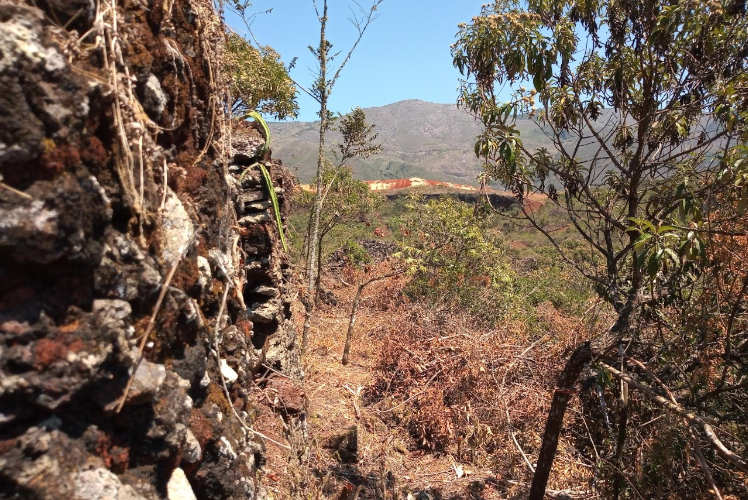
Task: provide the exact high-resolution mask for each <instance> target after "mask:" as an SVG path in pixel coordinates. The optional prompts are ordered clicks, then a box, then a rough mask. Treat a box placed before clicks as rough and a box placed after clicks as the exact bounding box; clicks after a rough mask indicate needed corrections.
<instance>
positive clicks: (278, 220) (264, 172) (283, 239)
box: [239, 162, 288, 252]
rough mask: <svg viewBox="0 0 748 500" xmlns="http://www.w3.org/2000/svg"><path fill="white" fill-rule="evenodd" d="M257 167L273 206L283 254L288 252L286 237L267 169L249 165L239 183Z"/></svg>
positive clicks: (259, 165) (273, 187) (256, 164)
mask: <svg viewBox="0 0 748 500" xmlns="http://www.w3.org/2000/svg"><path fill="white" fill-rule="evenodd" d="M254 167H258V168H259V169H260V172H261V173H262V179H263V180H264V181H265V187H266V188H267V190H268V195H269V196H270V202H271V203H272V205H273V214H274V215H275V223H276V226H277V228H278V234H279V235H280V239H281V244H282V245H283V250H284V251H285V252H288V244H287V243H286V236H285V234H284V232H283V220H282V219H281V213H280V204H279V203H278V195H277V194H276V193H275V186H274V185H273V179H272V177H270V172H269V171H268V169H267V167H266V166H265V165H264V164H262V163H259V162H257V163H254V164H252V165H250V166H249V167H248V168H247V169H246V170H245V171H244V172H242V175H240V176H239V181H240V182H241V181H242V180H243V179H244V176H245V175H247V173H248V172H250V171H251V169H252V168H254Z"/></svg>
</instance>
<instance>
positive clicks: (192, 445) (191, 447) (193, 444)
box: [182, 429, 203, 464]
mask: <svg viewBox="0 0 748 500" xmlns="http://www.w3.org/2000/svg"><path fill="white" fill-rule="evenodd" d="M182 453H183V455H184V459H185V460H186V461H187V463H190V464H194V463H197V462H199V461H200V458H202V456H203V450H202V448H201V447H200V443H199V442H198V440H197V438H196V437H195V435H194V434H193V433H192V431H191V430H189V429H187V432H186V433H185V436H184V449H183V450H182Z"/></svg>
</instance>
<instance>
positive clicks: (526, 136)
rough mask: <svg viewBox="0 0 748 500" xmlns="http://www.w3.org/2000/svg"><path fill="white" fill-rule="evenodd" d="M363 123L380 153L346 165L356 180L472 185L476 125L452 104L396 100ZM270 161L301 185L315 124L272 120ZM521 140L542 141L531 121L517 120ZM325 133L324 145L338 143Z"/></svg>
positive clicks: (312, 159) (311, 161)
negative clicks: (280, 164) (275, 161)
mask: <svg viewBox="0 0 748 500" xmlns="http://www.w3.org/2000/svg"><path fill="white" fill-rule="evenodd" d="M364 111H366V116H367V119H368V120H369V121H370V122H371V123H374V124H375V125H376V130H377V132H378V133H379V142H380V143H381V144H382V146H383V148H384V149H383V151H382V153H381V154H379V155H377V156H375V157H373V158H370V159H367V160H357V161H353V162H352V163H351V166H352V167H353V172H354V175H355V176H356V177H357V178H359V179H366V180H369V179H397V178H407V177H423V178H427V179H438V180H443V181H449V182H455V183H460V184H471V185H475V184H476V176H477V175H478V174H479V172H480V162H479V161H478V159H477V158H476V157H475V154H474V153H473V145H474V143H475V137H476V136H477V135H478V134H479V133H480V125H479V124H478V123H477V122H476V121H475V120H474V119H473V118H472V117H471V116H470V115H469V114H468V113H466V112H465V111H463V110H460V109H458V108H457V106H455V105H454V104H436V103H432V102H426V101H420V100H408V101H400V102H396V103H394V104H389V105H387V106H381V107H375V108H365V110H364ZM270 129H271V132H272V134H273V157H275V158H280V159H281V160H283V162H284V163H285V164H286V165H287V166H288V167H289V168H290V169H291V170H292V171H294V172H295V173H296V175H297V176H298V177H299V178H300V179H301V180H302V181H303V182H308V181H309V180H311V179H312V178H313V176H314V172H315V169H316V158H317V141H318V140H319V125H318V123H317V122H276V123H271V124H270ZM519 129H520V131H521V133H522V138H523V140H524V142H525V144H526V145H528V146H538V145H542V144H546V143H548V142H549V141H548V139H547V138H546V137H545V135H544V134H543V133H542V131H541V130H539V129H538V127H537V126H536V125H535V124H534V123H533V122H532V121H531V120H527V119H524V120H519ZM339 140H340V139H339V137H338V135H337V134H330V144H331V145H333V144H336V143H337V142H338V141H339Z"/></svg>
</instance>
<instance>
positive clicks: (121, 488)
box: [72, 468, 194, 500]
mask: <svg viewBox="0 0 748 500" xmlns="http://www.w3.org/2000/svg"><path fill="white" fill-rule="evenodd" d="M72 493H73V495H72V498H74V499H79V498H80V499H83V498H96V499H107V500H109V499H111V500H141V499H142V498H143V497H142V496H141V495H139V494H137V493H136V492H135V490H134V489H133V488H132V487H131V486H128V485H125V484H122V483H121V482H120V480H119V478H118V477H117V476H116V475H115V474H114V473H113V472H111V471H108V470H106V469H104V468H98V469H92V470H87V471H83V472H78V473H77V474H75V476H73V492H72ZM193 498H194V496H193Z"/></svg>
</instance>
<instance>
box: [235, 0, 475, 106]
mask: <svg viewBox="0 0 748 500" xmlns="http://www.w3.org/2000/svg"><path fill="white" fill-rule="evenodd" d="M320 1H321V0H320ZM253 3H254V5H253V7H252V9H251V10H252V12H256V13H257V15H256V16H255V17H254V21H253V22H252V25H251V27H252V33H253V34H254V36H255V38H256V39H257V41H258V42H259V43H260V44H263V45H270V46H272V47H273V48H274V49H275V50H277V51H278V52H279V53H280V54H281V56H282V58H283V61H284V62H285V63H286V64H287V63H288V62H290V61H291V59H292V58H294V57H298V62H297V63H296V67H295V68H294V70H293V71H292V76H293V77H294V79H296V80H297V81H298V82H299V83H301V84H303V85H305V86H308V85H309V84H310V83H311V82H312V81H313V80H314V71H315V69H316V64H315V61H314V58H313V56H312V55H311V54H310V53H309V50H308V48H307V47H308V46H309V45H314V46H316V45H317V44H318V43H319V23H318V22H317V18H316V16H315V13H314V8H313V6H312V0H255V1H254V2H253ZM484 3H486V0H480V1H479V0H384V2H383V3H382V5H381V6H380V8H379V11H378V17H377V19H376V20H375V21H374V22H373V23H372V24H371V25H370V26H369V30H368V31H367V32H366V35H364V38H363V40H362V41H361V44H360V45H359V46H358V48H357V50H356V52H355V53H354V55H353V58H352V59H351V61H350V62H349V63H348V65H347V66H346V68H345V70H343V73H342V74H341V77H340V79H339V80H338V83H337V85H336V87H335V89H334V90H333V93H332V96H331V99H330V108H331V110H332V111H333V112H347V111H349V110H350V109H351V108H352V107H353V106H361V107H363V108H365V107H370V106H382V105H385V104H390V103H392V102H396V101H401V100H404V99H423V100H425V101H432V102H439V103H453V102H455V100H456V98H457V87H458V78H459V73H458V71H457V70H456V69H455V68H454V67H453V66H452V57H451V55H450V52H449V46H450V45H451V44H452V43H453V42H454V38H455V34H456V33H457V25H458V24H459V23H461V22H469V21H470V19H471V18H472V17H473V16H475V15H477V14H479V13H480V7H481V5H482V4H484ZM360 4H361V5H362V6H363V7H366V6H367V5H370V4H369V3H367V0H360ZM352 6H353V7H354V8H355V5H354V4H353V3H352V2H351V1H350V0H329V12H328V14H329V18H330V20H329V22H328V38H329V40H330V41H331V42H332V43H333V51H336V50H340V51H343V54H341V55H340V57H339V59H341V60H342V57H343V55H344V54H345V52H347V50H348V48H349V47H350V45H351V43H352V42H353V41H354V39H355V36H356V30H355V28H354V27H353V26H352V25H351V23H350V22H349V21H348V19H349V18H350V17H351V10H350V7H352ZM270 8H272V9H273V10H272V12H271V13H270V14H264V13H262V12H263V11H265V10H266V9H270ZM227 21H228V23H229V25H231V27H232V28H233V29H234V30H235V31H237V32H238V33H240V34H245V32H246V29H245V28H244V25H243V23H241V21H240V20H238V19H237V18H236V17H235V16H234V15H232V14H229V15H228V16H227ZM336 62H337V61H334V62H333V65H334V67H337V64H335V63H336ZM299 105H300V108H301V109H300V112H299V119H300V120H303V121H311V120H316V119H317V116H316V112H317V111H318V109H319V108H318V104H317V103H316V101H314V100H312V99H311V98H310V97H308V96H307V95H306V94H304V93H303V92H300V93H299Z"/></svg>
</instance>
